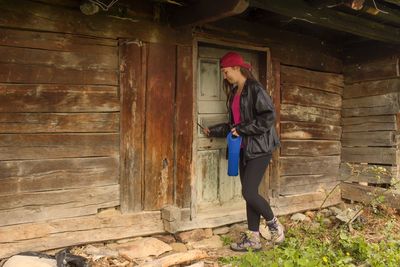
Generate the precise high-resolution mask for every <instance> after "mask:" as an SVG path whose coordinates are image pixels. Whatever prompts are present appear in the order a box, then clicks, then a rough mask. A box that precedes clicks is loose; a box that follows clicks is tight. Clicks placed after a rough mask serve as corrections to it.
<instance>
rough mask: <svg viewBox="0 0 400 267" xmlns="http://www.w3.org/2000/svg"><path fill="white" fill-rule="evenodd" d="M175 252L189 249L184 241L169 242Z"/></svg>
mask: <svg viewBox="0 0 400 267" xmlns="http://www.w3.org/2000/svg"><path fill="white" fill-rule="evenodd" d="M169 245H170V246H171V247H172V251H174V252H186V251H187V250H188V249H187V247H186V245H185V244H183V243H171V244H169Z"/></svg>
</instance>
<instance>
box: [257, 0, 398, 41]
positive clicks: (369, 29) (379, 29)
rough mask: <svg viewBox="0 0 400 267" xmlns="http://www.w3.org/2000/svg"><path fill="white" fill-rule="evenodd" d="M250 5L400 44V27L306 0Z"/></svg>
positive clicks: (260, 1) (268, 0) (272, 0)
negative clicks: (314, 5)
mask: <svg viewBox="0 0 400 267" xmlns="http://www.w3.org/2000/svg"><path fill="white" fill-rule="evenodd" d="M250 6H252V7H257V8H261V9H264V10H268V11H272V12H274V13H278V14H281V15H284V16H288V17H292V18H293V19H298V20H303V21H307V22H310V23H315V24H319V25H321V26H324V27H327V28H331V29H334V30H339V31H343V32H348V33H352V34H354V35H358V36H362V37H367V38H369V39H373V40H379V41H384V42H388V43H395V44H400V29H398V28H395V27H392V26H388V25H383V24H380V23H377V22H373V21H370V20H368V19H364V18H360V17H356V16H352V15H349V14H346V13H343V12H339V11H334V10H327V9H316V8H313V7H312V6H310V5H308V4H307V3H306V2H304V1H297V0H287V1H280V0H250Z"/></svg>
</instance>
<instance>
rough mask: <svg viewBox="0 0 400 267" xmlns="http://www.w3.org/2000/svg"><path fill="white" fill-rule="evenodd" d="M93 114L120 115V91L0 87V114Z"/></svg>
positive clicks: (50, 87)
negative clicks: (118, 113)
mask: <svg viewBox="0 0 400 267" xmlns="http://www.w3.org/2000/svg"><path fill="white" fill-rule="evenodd" d="M0 72H1V70H0ZM91 111H92V112H104V111H119V99H118V88H117V87H114V86H76V85H26V84H0V112H91Z"/></svg>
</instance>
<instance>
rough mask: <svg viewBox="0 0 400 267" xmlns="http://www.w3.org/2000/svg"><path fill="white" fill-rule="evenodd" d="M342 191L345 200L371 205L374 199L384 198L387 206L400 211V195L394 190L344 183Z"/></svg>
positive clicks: (341, 187) (341, 186)
mask: <svg viewBox="0 0 400 267" xmlns="http://www.w3.org/2000/svg"><path fill="white" fill-rule="evenodd" d="M340 189H341V191H342V198H344V199H349V200H353V201H357V202H362V203H364V204H369V203H370V202H371V201H372V200H373V199H376V198H378V197H379V196H384V203H385V204H387V205H389V206H390V207H392V208H396V209H400V194H399V193H396V192H395V191H393V190H387V189H384V188H380V187H374V186H365V185H359V184H350V183H342V184H341V185H340Z"/></svg>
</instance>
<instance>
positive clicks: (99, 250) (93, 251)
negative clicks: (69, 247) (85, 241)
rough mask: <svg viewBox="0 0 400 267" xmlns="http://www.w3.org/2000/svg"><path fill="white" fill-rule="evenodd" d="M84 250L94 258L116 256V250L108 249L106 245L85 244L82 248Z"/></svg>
mask: <svg viewBox="0 0 400 267" xmlns="http://www.w3.org/2000/svg"><path fill="white" fill-rule="evenodd" d="M84 252H85V253H86V254H88V255H92V256H94V258H95V259H99V258H102V257H117V256H118V251H115V250H113V249H110V248H108V247H95V246H93V245H87V246H86V247H85V248H84Z"/></svg>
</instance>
